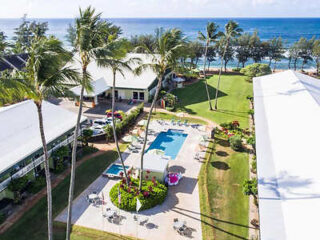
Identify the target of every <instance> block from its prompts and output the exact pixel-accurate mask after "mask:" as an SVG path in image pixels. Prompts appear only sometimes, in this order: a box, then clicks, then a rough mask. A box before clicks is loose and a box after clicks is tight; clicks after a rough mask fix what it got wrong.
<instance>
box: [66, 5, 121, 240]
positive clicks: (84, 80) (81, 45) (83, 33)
mask: <svg viewBox="0 0 320 240" xmlns="http://www.w3.org/2000/svg"><path fill="white" fill-rule="evenodd" d="M79 11H80V17H78V18H77V19H76V26H75V28H76V39H75V50H76V51H77V53H78V54H79V58H80V64H81V71H82V76H81V80H80V86H81V91H80V98H79V111H78V117H77V122H76V126H75V130H74V141H73V148H72V158H71V177H70V188H69V199H68V217H67V228H66V239H70V231H71V217H72V201H73V195H74V179H75V162H76V157H77V144H78V141H77V136H78V133H79V129H80V118H81V114H82V105H83V93H84V90H86V91H87V92H90V91H91V90H92V86H91V77H90V73H88V71H87V67H88V65H89V64H90V62H92V61H93V60H95V59H96V58H98V57H102V56H104V55H105V54H107V53H108V46H107V43H108V42H111V41H113V40H114V39H116V38H117V37H118V35H119V34H120V30H119V28H118V27H115V26H113V25H112V24H110V23H108V22H106V21H104V20H102V19H101V13H99V14H95V9H94V8H91V6H89V7H87V8H86V9H85V10H84V11H83V10H81V9H79Z"/></svg>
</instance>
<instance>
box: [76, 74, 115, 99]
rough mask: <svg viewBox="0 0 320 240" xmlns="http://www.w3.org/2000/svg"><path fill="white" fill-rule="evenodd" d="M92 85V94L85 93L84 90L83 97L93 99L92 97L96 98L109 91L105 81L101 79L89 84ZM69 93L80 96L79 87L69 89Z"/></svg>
mask: <svg viewBox="0 0 320 240" xmlns="http://www.w3.org/2000/svg"><path fill="white" fill-rule="evenodd" d="M91 84H92V92H89V93H88V92H87V91H86V90H84V93H83V96H85V97H94V96H98V95H99V94H101V93H103V92H105V91H107V90H108V89H110V87H109V85H108V83H107V81H106V80H105V79H104V78H103V77H102V78H99V79H96V80H93V81H92V82H91ZM71 91H72V92H73V93H74V94H75V95H77V96H80V93H81V86H77V87H74V88H72V89H71Z"/></svg>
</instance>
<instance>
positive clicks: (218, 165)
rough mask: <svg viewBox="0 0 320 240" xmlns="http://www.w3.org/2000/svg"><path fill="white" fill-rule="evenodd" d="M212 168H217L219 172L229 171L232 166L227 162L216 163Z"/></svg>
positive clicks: (213, 163)
mask: <svg viewBox="0 0 320 240" xmlns="http://www.w3.org/2000/svg"><path fill="white" fill-rule="evenodd" d="M211 165H212V167H214V168H217V169H219V170H229V169H230V166H229V164H228V163H226V162H221V161H214V162H212V163H211Z"/></svg>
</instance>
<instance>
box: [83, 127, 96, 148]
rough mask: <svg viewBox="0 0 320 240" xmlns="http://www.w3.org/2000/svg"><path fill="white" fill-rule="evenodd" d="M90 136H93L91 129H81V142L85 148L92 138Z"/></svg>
mask: <svg viewBox="0 0 320 240" xmlns="http://www.w3.org/2000/svg"><path fill="white" fill-rule="evenodd" d="M92 135H93V131H92V130H91V129H88V128H87V129H83V131H82V136H81V140H82V142H83V143H84V144H85V145H86V146H88V141H89V139H90V138H91V137H92Z"/></svg>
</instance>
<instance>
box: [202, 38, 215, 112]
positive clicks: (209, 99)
mask: <svg viewBox="0 0 320 240" xmlns="http://www.w3.org/2000/svg"><path fill="white" fill-rule="evenodd" d="M207 53H208V43H206V49H205V53H204V61H203V76H204V82H205V86H206V92H207V97H208V103H209V109H210V111H212V110H213V109H212V104H211V98H210V93H209V89H208V82H207V76H206V63H207Z"/></svg>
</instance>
